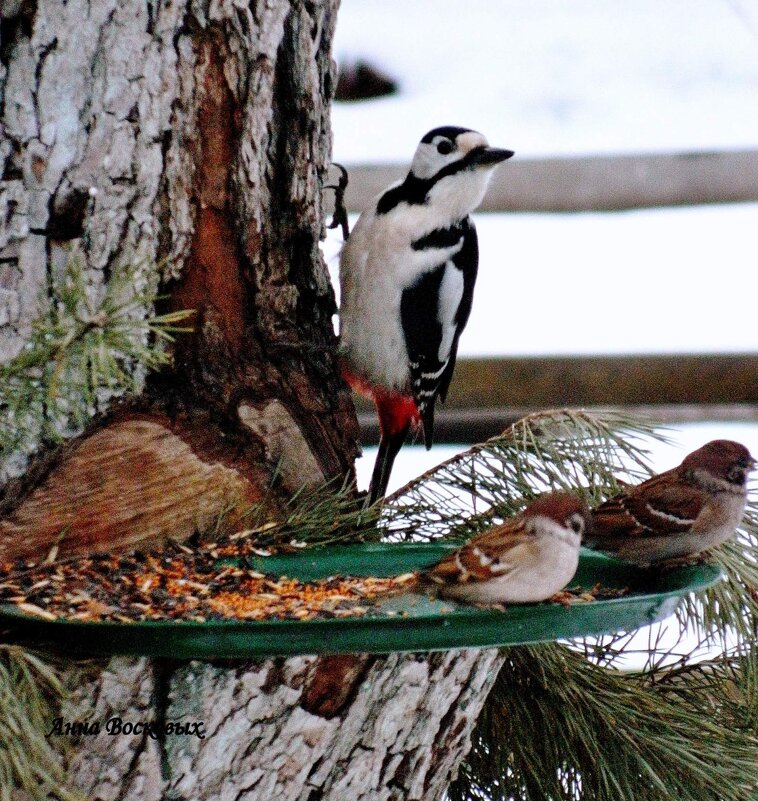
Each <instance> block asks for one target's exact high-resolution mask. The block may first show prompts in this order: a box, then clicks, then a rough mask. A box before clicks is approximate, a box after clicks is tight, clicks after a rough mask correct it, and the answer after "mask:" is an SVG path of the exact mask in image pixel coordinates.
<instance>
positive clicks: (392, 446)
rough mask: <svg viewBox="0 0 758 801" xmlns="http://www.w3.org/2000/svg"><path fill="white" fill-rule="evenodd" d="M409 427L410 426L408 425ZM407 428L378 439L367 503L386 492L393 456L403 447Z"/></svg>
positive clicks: (375, 500)
mask: <svg viewBox="0 0 758 801" xmlns="http://www.w3.org/2000/svg"><path fill="white" fill-rule="evenodd" d="M409 427H410V426H409ZM407 433H408V428H406V429H405V430H404V431H397V432H395V433H394V434H389V435H386V436H385V435H382V438H381V440H380V441H379V452H378V453H377V454H376V462H374V472H373V473H372V474H371V484H370V485H369V490H368V505H369V506H371V505H372V504H374V503H376V502H377V501H378V500H379V498H383V497H384V496H385V495H386V493H387V485H388V484H389V482H390V475H391V474H392V465H394V464H395V457H396V456H397V455H398V453H399V452H400V448H402V447H403V443H404V442H405V437H406V435H407Z"/></svg>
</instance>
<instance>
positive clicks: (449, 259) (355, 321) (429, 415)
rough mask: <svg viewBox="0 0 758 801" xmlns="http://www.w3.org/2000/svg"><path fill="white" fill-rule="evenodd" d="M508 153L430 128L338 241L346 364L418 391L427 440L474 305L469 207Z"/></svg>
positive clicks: (365, 377) (402, 391)
mask: <svg viewBox="0 0 758 801" xmlns="http://www.w3.org/2000/svg"><path fill="white" fill-rule="evenodd" d="M512 155H513V152H512V151H510V150H500V149H497V148H492V147H489V145H488V143H487V140H486V139H485V137H484V136H482V135H481V134H480V133H477V132H476V131H471V130H468V129H467V128H455V127H451V126H447V127H443V128H435V129H434V130H432V131H429V133H427V134H426V135H425V136H424V137H423V138H422V139H421V142H420V143H419V145H418V147H417V149H416V153H415V155H414V157H413V162H412V163H411V169H410V172H409V173H408V175H407V176H406V177H405V179H404V180H402V181H398V182H397V183H395V184H393V185H392V186H390V187H388V188H387V189H386V190H385V191H384V192H382V193H381V194H380V195H379V196H378V197H377V198H376V199H375V200H374V202H373V204H372V207H371V208H370V209H368V210H367V211H365V212H364V213H363V214H362V215H361V216H360V218H359V220H358V222H357V223H356V224H355V226H354V228H353V230H352V232H351V233H350V236H349V238H348V240H347V243H346V244H345V246H344V248H343V250H342V255H341V258H340V283H341V295H342V298H341V308H340V338H341V349H342V353H343V357H344V359H345V362H346V364H347V367H348V369H349V371H350V373H352V374H354V375H355V376H358V377H359V378H360V379H361V380H362V381H363V382H365V383H367V384H370V385H372V386H374V387H378V388H381V389H382V390H385V391H387V392H393V393H398V394H399V395H403V396H407V397H411V398H413V400H414V401H415V403H416V406H417V408H418V412H419V414H420V417H421V419H422V421H423V424H424V439H425V442H426V444H427V447H429V446H430V445H431V436H432V427H433V419H434V404H435V401H436V399H437V397H440V398H441V399H442V400H444V399H445V396H446V394H447V389H448V386H449V384H450V379H451V378H452V374H453V367H454V365H455V356H456V352H457V348H458V339H459V337H460V334H461V331H462V330H463V328H464V327H465V325H466V323H467V321H468V317H469V313H470V311H471V302H472V297H473V291H474V283H475V281H476V272H477V265H478V260H479V253H478V244H477V237H476V229H475V228H474V224H473V222H472V221H471V219H470V217H469V214H470V213H471V212H472V211H473V210H474V209H475V208H476V207H477V206H478V205H479V203H480V202H481V201H482V198H483V197H484V193H485V191H486V189H487V183H488V181H489V178H490V176H491V174H492V171H493V170H494V168H495V167H496V166H497V165H498V164H499V163H500V162H501V161H504V160H505V159H507V158H510V157H511V156H512ZM377 402H378V401H377ZM380 419H381V409H380ZM406 430H407V429H406ZM403 436H404V434H403Z"/></svg>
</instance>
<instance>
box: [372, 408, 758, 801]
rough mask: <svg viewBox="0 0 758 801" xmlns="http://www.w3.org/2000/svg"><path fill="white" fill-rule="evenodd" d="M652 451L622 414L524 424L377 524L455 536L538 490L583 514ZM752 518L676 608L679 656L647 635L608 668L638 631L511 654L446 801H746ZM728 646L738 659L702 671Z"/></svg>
mask: <svg viewBox="0 0 758 801" xmlns="http://www.w3.org/2000/svg"><path fill="white" fill-rule="evenodd" d="M653 439H659V440H660V439H663V437H662V436H661V434H660V433H659V432H658V431H657V429H656V427H655V426H654V425H653V424H650V423H647V422H645V421H639V420H635V419H634V418H631V417H628V416H625V415H621V414H618V413H612V412H611V413H603V414H588V413H586V412H574V411H570V410H562V411H553V412H543V413H540V414H537V415H530V416H529V417H527V418H525V419H524V420H521V421H519V422H517V423H516V424H514V425H513V426H512V427H511V428H509V429H507V430H506V431H505V432H504V433H503V435H502V436H501V437H496V438H494V439H492V440H489V441H488V442H486V443H483V444H482V445H477V446H475V447H474V448H471V449H470V450H468V451H466V452H465V453H463V454H460V455H458V456H456V457H454V458H453V459H450V460H448V461H447V462H445V463H444V464H442V465H440V466H438V467H436V468H434V469H433V470H430V471H428V472H427V473H425V474H424V475H423V476H421V477H420V478H418V479H416V480H414V481H412V482H411V483H410V484H409V485H408V486H406V487H405V488H403V489H402V490H401V491H400V492H398V493H395V494H394V495H393V496H391V497H390V498H389V499H387V501H386V502H385V506H384V510H383V523H384V525H385V526H386V531H387V532H389V536H390V537H391V538H393V539H400V540H405V539H418V538H433V537H440V536H443V537H453V538H465V537H468V536H471V534H473V533H476V532H478V531H480V530H482V529H483V528H486V527H487V526H489V525H491V524H492V523H493V522H498V521H499V520H501V519H502V518H504V517H507V516H508V515H511V514H513V513H515V512H518V511H520V510H521V509H522V508H523V507H524V506H525V505H526V503H528V501H529V500H530V499H531V498H532V497H534V495H536V494H537V493H539V492H542V491H544V490H547V489H554V488H562V489H572V490H575V491H578V492H579V493H580V494H582V495H583V496H584V497H585V498H586V499H587V501H588V502H589V503H590V505H594V504H596V503H598V502H599V501H601V500H603V499H605V498H607V497H609V496H611V495H613V494H615V493H616V492H617V491H618V486H619V484H618V480H619V479H621V480H623V481H631V482H638V481H641V480H643V479H645V478H647V477H648V476H649V475H650V469H649V465H648V461H647V450H646V446H647V445H648V443H649V442H650V441H652V440H653ZM755 520H756V512H755V509H754V507H752V506H751V507H750V509H749V510H748V515H747V516H746V521H745V525H744V526H743V529H742V530H741V531H740V534H739V537H738V538H737V539H736V540H735V541H733V542H731V543H727V544H726V545H724V546H722V547H721V548H719V549H716V551H715V552H714V553H713V554H712V558H714V559H716V560H718V562H719V564H721V566H722V567H723V569H724V572H725V576H726V579H725V580H724V581H723V582H720V583H719V584H718V585H717V586H716V587H715V588H712V589H711V590H708V591H707V592H706V593H704V594H701V595H700V596H697V597H695V596H693V597H690V598H689V599H687V601H686V602H685V603H684V604H683V605H682V606H681V608H680V610H679V614H678V616H677V617H676V618H674V619H673V620H671V621H670V622H669V626H670V627H673V628H674V630H675V634H676V635H677V636H676V638H675V639H676V642H675V644H674V645H673V646H665V647H664V646H663V645H662V642H663V638H662V637H661V636H660V629H657V628H656V629H653V630H652V633H651V641H650V643H649V647H648V648H647V649H646V651H645V657H646V659H645V662H646V665H645V669H644V670H643V671H642V672H640V673H636V674H632V675H629V674H624V673H622V672H621V671H619V670H618V669H617V667H618V666H623V665H624V663H625V661H627V659H628V657H629V656H630V655H631V653H632V650H631V649H632V645H631V644H632V642H633V636H632V635H633V634H634V633H625V632H619V633H617V634H615V635H613V636H608V637H602V638H598V639H587V640H577V641H575V642H573V643H571V644H570V645H569V646H558V645H550V646H543V647H539V648H514V649H510V650H508V652H507V655H508V661H507V663H506V667H505V668H504V670H503V672H502V673H501V674H500V676H499V677H498V679H497V681H496V684H495V689H494V690H493V693H492V696H491V698H490V699H488V701H487V703H486V705H485V709H484V712H483V715H482V719H481V721H480V723H479V725H478V727H477V732H476V736H475V738H474V740H473V748H472V751H471V753H470V754H469V757H468V758H467V760H466V762H465V763H464V766H463V768H462V770H461V773H460V777H459V779H458V781H457V782H456V784H455V785H454V786H453V787H452V788H451V791H450V797H451V799H452V801H463V799H466V801H469V800H471V801H473V799H488V800H489V799H492V800H493V801H498V799H503V801H505V799H523V800H524V801H532V800H534V801H537V800H538V799H539V801H564V800H565V801H569V799H570V800H571V801H626V799H629V800H631V799H635V801H648V800H649V801H654V800H655V801H668V799H671V801H674V799H676V800H677V801H689V799H692V801H695V800H697V801H701V799H703V798H713V799H724V801H727V800H728V801H742V799H746V800H747V799H749V798H750V799H753V801H755V799H756V797H758V785H757V779H756V773H755V765H756V761H757V760H758V740H756V735H757V734H758V733H757V732H756V729H755V721H756V700H755V699H756V689H755V688H756V687H758V659H757V658H756V656H755V653H756V651H755V646H754V644H755V638H756V620H758V610H757V609H756V603H758V593H757V588H758V567H757V566H756V554H757V551H756V543H757V539H756V525H755ZM693 633H696V635H697V636H696V637H695V641H694V643H693V642H692V637H693ZM729 637H731V638H732V639H735V638H736V640H737V646H738V647H737V653H738V655H739V657H738V660H737V661H735V659H736V658H735V657H730V658H729V659H728V660H727V659H726V658H720V659H716V660H710V661H708V660H706V661H702V660H704V659H705V657H706V655H707V653H708V649H709V648H710V647H712V645H713V644H714V643H715V642H718V643H721V644H722V645H723V644H724V643H726V642H727V641H728V638H729ZM635 647H637V646H635ZM704 714H705V716H706V717H707V720H704Z"/></svg>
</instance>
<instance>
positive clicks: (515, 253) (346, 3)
mask: <svg viewBox="0 0 758 801" xmlns="http://www.w3.org/2000/svg"><path fill="white" fill-rule="evenodd" d="M335 57H336V59H337V62H338V65H339V67H340V73H341V79H340V86H339V90H338V98H343V99H338V100H337V101H336V102H335V104H334V107H333V113H332V123H333V129H334V148H333V158H334V160H335V161H337V162H340V163H342V164H344V165H345V166H346V167H347V168H348V169H349V171H350V178H351V185H350V192H349V194H348V208H349V210H350V211H351V213H352V214H353V216H352V218H351V221H352V222H354V221H355V218H356V216H357V212H358V211H360V210H361V209H362V208H365V207H366V206H367V205H369V203H370V202H371V200H370V198H371V196H372V195H373V194H375V193H376V192H378V191H380V189H381V188H382V187H383V186H385V185H386V184H388V183H390V182H391V181H393V180H395V179H396V178H397V177H400V176H402V175H404V174H405V172H407V169H408V165H409V163H410V159H411V157H412V155H413V152H414V150H415V147H416V144H417V142H418V140H419V139H420V137H421V136H422V135H423V134H424V133H425V132H426V131H427V130H429V129H431V128H433V127H436V126H438V125H461V126H465V127H469V128H474V129H476V130H479V131H481V132H482V133H484V134H485V135H486V136H487V137H488V139H489V141H490V143H491V144H493V145H496V146H500V147H507V148H510V149H513V150H515V151H516V156H515V157H514V158H513V159H512V160H510V161H508V162H506V163H505V164H504V165H502V166H501V167H500V168H499V169H498V171H497V173H496V174H495V177H494V179H493V181H492V186H491V191H490V193H489V195H488V197H487V199H486V200H485V203H484V204H483V207H484V208H485V209H487V210H484V211H481V212H479V213H477V215H476V216H475V220H476V225H477V228H478V231H479V242H480V250H481V257H480V272H479V279H478V283H477V289H476V294H475V298H474V308H473V312H472V316H471V320H470V322H469V325H468V327H467V329H466V331H465V332H464V334H463V336H462V338H461V346H460V352H459V358H460V360H461V361H460V364H459V369H458V371H457V373H456V376H455V377H454V378H453V385H452V388H451V397H450V400H449V404H448V406H449V409H448V410H447V411H446V412H441V413H440V415H439V425H438V429H439V437H438V444H437V445H435V447H434V448H433V449H432V451H431V452H429V453H427V452H426V451H424V450H423V448H420V447H410V446H406V447H405V448H404V449H403V450H402V451H401V454H400V456H399V457H398V460H397V462H396V465H395V469H394V472H393V477H392V479H393V480H392V484H391V486H390V491H392V490H393V489H394V488H397V487H399V486H401V485H402V484H404V483H405V482H406V481H408V480H409V479H411V478H412V477H414V476H416V475H418V474H419V473H420V472H422V471H423V470H424V469H426V468H428V467H430V466H432V465H434V464H436V463H438V462H439V461H442V460H443V459H445V458H447V457H448V456H451V455H452V454H453V453H455V452H457V451H459V450H460V449H462V448H463V447H465V444H466V443H467V442H468V441H474V440H478V439H482V438H484V437H485V436H491V435H493V434H495V433H497V432H498V431H499V430H501V429H502V428H503V427H504V425H506V424H507V423H508V422H509V420H511V419H513V417H514V416H516V415H518V414H521V413H523V412H525V411H529V410H531V409H540V408H550V407H554V406H562V405H571V406H607V405H623V406H625V407H628V408H633V409H639V410H640V411H642V412H644V413H647V414H652V415H653V416H655V417H656V418H657V419H660V420H662V421H664V422H666V423H668V424H669V425H670V426H672V430H671V431H670V435H671V437H672V439H673V443H672V444H671V445H670V446H666V445H662V446H656V447H655V451H654V453H653V458H654V463H655V466H656V469H660V470H662V469H666V468H668V467H671V466H673V465H674V464H676V463H678V462H679V461H680V460H681V458H682V456H683V455H684V454H685V453H686V452H688V451H690V450H692V449H694V448H696V447H698V446H699V445H701V444H703V443H704V442H706V441H707V440H709V439H713V438H716V437H724V438H732V439H737V440H740V441H742V442H744V443H745V444H746V445H748V447H749V448H750V449H751V450H752V452H753V453H754V454H758V381H756V378H757V377H758V324H757V323H758V321H757V320H756V311H755V298H756V289H758V277H756V273H757V272H758V271H757V269H756V268H757V267H758V264H756V232H757V231H758V4H756V3H755V2H753V0H669V2H666V3H660V2H657V1H656V0H612V1H606V2H601V0H573V2H571V3H565V2H560V1H559V0H531V1H530V2H524V0H498V2H494V1H493V0H489V1H486V0H467V1H466V2H460V0H458V1H457V2H454V1H453V0H414V2H412V3H408V2H407V1H406V0H343V3H342V6H341V9H340V12H339V17H338V22H337V36H336V47H335ZM377 94H378V96H373V97H372V96H371V95H377ZM366 95H369V97H367V98H366ZM358 98H364V99H358ZM496 209H500V210H496ZM340 243H341V234H339V233H338V232H336V231H331V232H330V236H329V238H328V240H327V242H326V243H325V244H324V253H325V257H326V259H327V263H328V264H329V267H330V270H331V271H332V275H333V277H334V283H335V286H338V280H337V275H338V253H339V247H340ZM590 357H592V358H590ZM468 360H473V361H471V362H469V361H468ZM360 410H361V411H362V414H361V422H362V424H363V426H364V431H365V441H366V443H368V444H370V443H371V442H372V441H373V438H374V437H375V432H374V430H373V428H372V426H373V415H372V413H371V410H370V407H368V406H361V407H360ZM439 440H443V441H444V440H447V443H445V442H440V441H439ZM374 456H375V450H374V449H373V448H372V447H366V448H365V449H364V456H363V459H362V460H361V461H360V463H359V465H358V469H359V482H360V484H361V486H362V487H364V488H365V487H366V486H367V484H368V478H369V475H370V471H371V467H372V465H373V460H374Z"/></svg>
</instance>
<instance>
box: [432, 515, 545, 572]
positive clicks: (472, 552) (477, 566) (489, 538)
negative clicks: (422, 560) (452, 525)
mask: <svg viewBox="0 0 758 801" xmlns="http://www.w3.org/2000/svg"><path fill="white" fill-rule="evenodd" d="M533 540H534V535H533V534H531V533H529V532H528V531H527V530H526V528H525V526H524V521H523V519H521V518H517V519H515V520H512V521H508V522H507V523H504V524H503V525H501V526H495V527H494V528H491V529H490V530H489V531H486V532H484V533H483V534H480V535H479V536H477V537H474V538H473V539H472V540H471V541H470V542H468V543H466V545H464V546H463V547H461V548H459V549H458V550H457V551H453V553H451V554H449V555H448V556H446V557H445V558H444V559H441V560H440V561H439V562H437V564H435V565H433V566H432V567H430V568H427V569H426V570H425V571H423V573H422V574H421V575H422V578H425V579H428V580H430V581H432V582H434V583H435V584H464V583H467V582H476V581H488V580H489V579H492V578H499V577H501V576H505V575H507V574H508V573H510V572H511V571H512V570H513V569H514V567H515V565H514V564H513V563H512V562H511V561H510V560H509V554H510V553H511V552H512V551H513V550H514V549H515V548H517V547H519V546H521V545H527V544H529V543H531V542H532V541H533Z"/></svg>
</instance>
